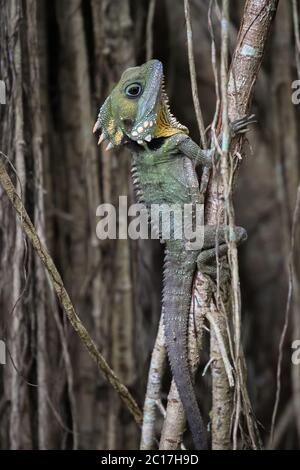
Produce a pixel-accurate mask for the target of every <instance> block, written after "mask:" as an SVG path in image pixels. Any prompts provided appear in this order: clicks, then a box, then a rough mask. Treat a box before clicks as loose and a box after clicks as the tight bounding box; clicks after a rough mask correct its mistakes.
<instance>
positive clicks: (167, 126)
mask: <svg viewBox="0 0 300 470" xmlns="http://www.w3.org/2000/svg"><path fill="white" fill-rule="evenodd" d="M182 132H184V131H183V130H182V129H179V128H178V127H175V126H172V124H171V122H170V120H169V113H168V111H167V108H166V107H165V106H164V105H162V106H161V107H160V111H159V114H158V117H157V121H156V127H155V132H154V137H157V138H159V137H170V136H171V135H174V134H182Z"/></svg>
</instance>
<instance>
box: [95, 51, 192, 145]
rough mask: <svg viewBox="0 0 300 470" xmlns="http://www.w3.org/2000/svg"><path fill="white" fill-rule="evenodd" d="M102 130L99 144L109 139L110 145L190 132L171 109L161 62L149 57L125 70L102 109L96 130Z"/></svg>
mask: <svg viewBox="0 0 300 470" xmlns="http://www.w3.org/2000/svg"><path fill="white" fill-rule="evenodd" d="M100 129H102V134H101V136H100V139H99V143H101V142H102V141H103V140H104V139H108V141H109V144H108V148H112V147H114V146H117V145H121V144H124V143H126V142H130V141H135V142H137V143H138V144H140V145H144V144H145V143H146V142H151V140H152V139H155V138H159V137H169V136H171V135H173V134H177V133H182V132H185V133H187V132H188V130H187V128H186V127H185V126H182V125H181V124H180V123H179V122H177V120H176V119H175V117H174V116H173V115H172V114H171V112H170V108H169V102H168V97H167V94H166V93H165V90H164V76H163V67H162V64H161V62H159V61H158V60H150V61H149V62H146V63H145V64H143V65H141V66H140V67H132V68H129V69H127V70H126V71H125V72H124V73H123V75H122V77H121V79H120V81H119V83H118V84H117V85H116V86H115V87H114V89H113V90H112V92H111V94H110V95H109V96H108V98H107V99H106V101H105V102H104V104H103V105H102V107H101V109H100V112H99V115H98V119H97V122H96V124H95V126H94V132H97V131H98V130H100Z"/></svg>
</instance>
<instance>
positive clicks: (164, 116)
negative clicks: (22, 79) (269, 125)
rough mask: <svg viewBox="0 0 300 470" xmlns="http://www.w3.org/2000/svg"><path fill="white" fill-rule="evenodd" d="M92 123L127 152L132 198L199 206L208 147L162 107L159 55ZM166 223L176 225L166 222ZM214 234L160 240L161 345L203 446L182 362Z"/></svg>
mask: <svg viewBox="0 0 300 470" xmlns="http://www.w3.org/2000/svg"><path fill="white" fill-rule="evenodd" d="M137 85H138V86H137ZM128 87H133V89H132V88H130V90H129V91H130V92H131V91H134V92H137V91H138V89H139V87H140V90H139V93H138V94H137V96H134V97H133V96H129V97H128V96H127V95H126V92H127V90H128ZM249 122H251V120H250V121H249V120H246V121H239V122H238V125H237V127H236V128H237V130H238V131H239V130H244V128H245V125H247V124H248V123H249ZM100 128H102V135H101V137H100V139H99V142H102V141H103V140H104V139H108V140H109V148H111V147H113V146H117V145H124V146H126V147H128V148H129V150H130V151H131V152H132V176H133V182H134V188H135V191H136V195H137V199H138V201H139V202H142V203H144V204H145V205H146V206H147V207H150V205H151V204H159V205H162V204H167V205H170V204H177V205H179V207H180V208H182V209H181V210H182V211H183V205H184V204H194V205H195V204H200V194H199V182H198V178H197V174H196V171H195V166H196V165H197V164H200V165H202V166H211V164H212V154H213V150H209V151H204V150H202V149H200V147H199V146H198V145H197V144H196V143H195V142H193V141H192V139H190V138H189V136H188V130H187V128H186V127H184V126H182V125H181V124H180V123H179V122H178V121H177V120H176V119H175V118H174V117H173V116H172V114H171V113H170V110H169V107H168V99H167V96H166V94H165V92H164V89H163V73H162V65H161V63H160V62H159V61H157V60H152V61H149V62H147V63H146V64H144V65H142V66H141V67H135V68H132V69H128V70H127V71H126V72H124V74H123V75H122V78H121V80H120V82H119V83H118V84H117V85H116V87H115V88H114V90H113V91H112V93H111V95H110V96H109V97H108V98H107V100H106V101H105V103H104V105H103V106H102V108H101V109H100V113H99V117H98V120H97V122H96V124H95V127H94V131H97V130H99V129H100ZM173 228H175V229H176V227H175V226H174V223H173ZM157 229H158V228H157ZM218 230H219V231H218V240H219V243H220V245H219V253H220V255H223V254H225V253H226V243H225V238H226V235H227V236H228V233H227V230H228V228H227V227H225V226H222V227H219V229H218ZM158 232H159V230H158ZM159 233H160V232H159ZM231 237H235V240H236V241H237V242H240V241H241V240H243V239H244V238H245V237H246V235H245V231H244V229H242V228H239V227H236V228H235V230H234V233H233V234H231ZM215 238H216V228H215V227H212V226H206V227H204V242H203V246H202V249H201V250H190V249H188V248H187V245H186V242H187V241H188V240H187V239H183V240H175V239H172V238H171V239H169V240H165V244H166V250H165V262H164V280H163V300H162V313H163V319H164V326H165V337H166V346H167V351H168V357H169V361H170V365H171V370H172V374H173V377H174V380H175V383H176V386H177V389H178V392H179V396H180V399H181V401H182V403H183V406H184V410H185V413H186V417H187V420H188V423H189V427H190V430H191V432H192V436H193V440H194V444H195V447H196V448H197V449H205V448H207V438H206V432H205V427H204V424H203V420H202V417H201V414H200V410H199V407H198V404H197V399H196V394H195V391H194V387H193V378H192V376H191V373H190V369H189V364H188V353H187V337H188V335H187V327H188V315H189V309H190V304H191V295H192V283H193V277H194V274H195V270H196V268H197V266H198V269H200V270H201V271H202V272H203V273H206V274H208V275H210V276H212V277H214V276H215V272H216V268H215V265H214V263H215Z"/></svg>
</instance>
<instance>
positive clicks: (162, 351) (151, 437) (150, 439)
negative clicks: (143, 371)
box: [140, 316, 167, 450]
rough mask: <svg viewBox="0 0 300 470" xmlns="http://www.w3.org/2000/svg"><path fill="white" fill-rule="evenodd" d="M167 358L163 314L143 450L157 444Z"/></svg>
mask: <svg viewBox="0 0 300 470" xmlns="http://www.w3.org/2000/svg"><path fill="white" fill-rule="evenodd" d="M166 359H167V351H166V348H165V337H164V325H163V317H162V316H161V319H160V322H159V328H158V333H157V336H156V340H155V345H154V348H153V352H152V357H151V363H150V368H149V373H148V383H147V391H146V397H145V403H144V416H143V427H142V437H141V446H140V448H141V450H150V449H153V448H154V446H155V424H156V415H157V407H158V402H159V400H160V391H161V383H162V377H163V373H164V368H165V364H166Z"/></svg>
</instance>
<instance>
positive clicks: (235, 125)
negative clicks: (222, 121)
mask: <svg viewBox="0 0 300 470" xmlns="http://www.w3.org/2000/svg"><path fill="white" fill-rule="evenodd" d="M255 122H257V120H256V119H255V114H251V115H250V116H243V117H242V118H240V119H236V121H233V122H231V123H230V128H231V132H232V133H233V135H234V136H236V135H237V134H244V133H245V132H247V131H248V126H249V125H250V124H254V123H255Z"/></svg>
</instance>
